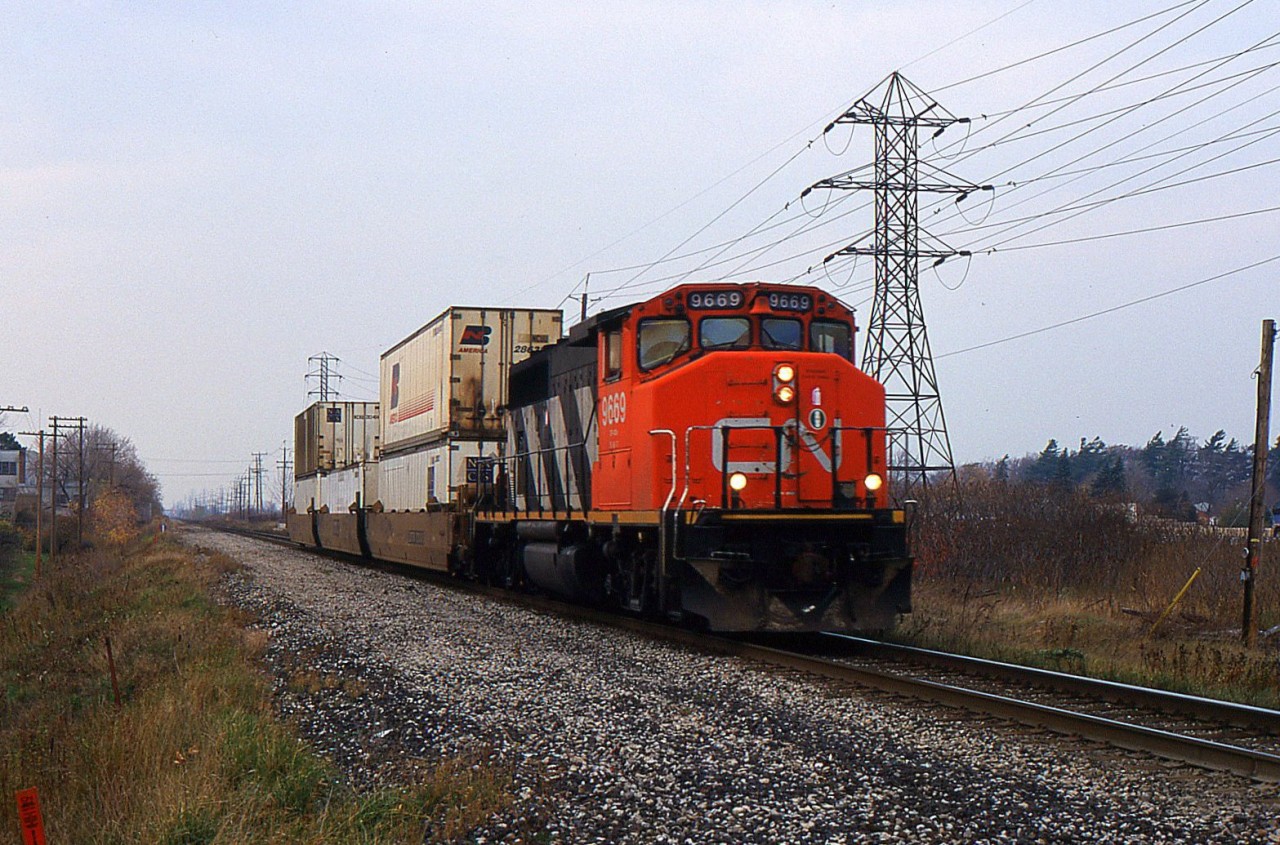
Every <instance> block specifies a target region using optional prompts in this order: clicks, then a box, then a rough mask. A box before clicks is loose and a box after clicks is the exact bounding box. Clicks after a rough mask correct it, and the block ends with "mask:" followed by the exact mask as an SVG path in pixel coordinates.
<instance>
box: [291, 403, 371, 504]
mask: <svg viewBox="0 0 1280 845" xmlns="http://www.w3.org/2000/svg"><path fill="white" fill-rule="evenodd" d="M379 424H380V422H379V414H378V403H377V402H316V403H315V404H313V405H311V406H309V407H308V408H307V409H306V410H304V411H303V412H302V413H301V414H298V416H297V417H295V418H294V421H293V444H294V488H293V490H294V493H293V502H294V508H295V509H296V510H297V511H298V512H299V513H305V512H307V511H308V510H315V511H328V512H330V513H346V512H348V511H349V510H350V509H351V508H352V507H353V506H355V507H365V506H368V505H372V504H373V503H374V502H376V501H377V500H378V454H379V452H380V449H381V437H380V435H379V432H378V426H379Z"/></svg>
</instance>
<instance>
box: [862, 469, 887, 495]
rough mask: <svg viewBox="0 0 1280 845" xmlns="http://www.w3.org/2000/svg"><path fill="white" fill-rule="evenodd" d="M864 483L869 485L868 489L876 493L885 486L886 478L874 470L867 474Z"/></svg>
mask: <svg viewBox="0 0 1280 845" xmlns="http://www.w3.org/2000/svg"><path fill="white" fill-rule="evenodd" d="M864 483H865V484H866V485H867V491H868V492H871V493H874V492H875V491H877V490H879V489H880V488H881V487H883V486H884V479H883V478H881V477H880V476H879V475H877V474H876V473H874V472H873V473H871V474H870V475H868V476H867V478H866V481H865V482H864Z"/></svg>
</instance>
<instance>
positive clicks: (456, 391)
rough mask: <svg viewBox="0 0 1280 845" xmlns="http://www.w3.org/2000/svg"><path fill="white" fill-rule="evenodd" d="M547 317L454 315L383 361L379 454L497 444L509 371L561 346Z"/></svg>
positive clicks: (559, 318) (555, 322)
mask: <svg viewBox="0 0 1280 845" xmlns="http://www.w3.org/2000/svg"><path fill="white" fill-rule="evenodd" d="M562 322H563V315H562V314H561V312H560V311H558V310H551V309H519V310H513V309H497V308H461V307H454V308H450V309H449V310H447V311H445V312H444V313H443V314H441V315H440V316H438V317H436V318H435V319H434V320H432V321H431V322H429V323H427V324H426V325H425V326H423V327H422V328H421V329H419V330H418V331H416V332H414V333H413V334H411V335H410V336H409V337H407V338H405V339H404V340H402V341H400V343H398V344H396V345H395V346H393V347H391V349H389V350H387V351H386V352H384V353H383V355H382V360H381V366H380V371H381V372H380V375H381V378H380V382H381V393H380V394H379V395H380V399H381V403H380V404H381V414H382V450H383V451H384V452H394V451H397V450H405V449H412V448H415V447H417V446H425V445H428V444H430V443H433V442H435V441H438V440H441V439H442V438H445V437H452V436H457V435H462V436H466V437H472V438H476V439H483V438H490V439H494V440H500V439H502V438H504V437H505V436H506V434H505V429H504V426H503V420H502V413H503V412H504V411H505V408H506V404H507V376H508V374H509V373H510V371H511V366H512V365H513V364H516V363H519V362H520V361H523V360H524V359H526V358H528V357H529V354H530V353H532V352H535V351H537V350H539V349H541V348H542V347H544V346H547V345H549V344H552V343H555V342H556V341H557V340H559V339H560V331H561V325H562Z"/></svg>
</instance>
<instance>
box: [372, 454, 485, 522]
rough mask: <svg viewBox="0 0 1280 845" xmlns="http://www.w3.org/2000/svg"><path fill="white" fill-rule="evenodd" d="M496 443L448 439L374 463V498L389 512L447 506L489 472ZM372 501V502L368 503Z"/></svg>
mask: <svg viewBox="0 0 1280 845" xmlns="http://www.w3.org/2000/svg"><path fill="white" fill-rule="evenodd" d="M500 448H501V444H500V443H499V442H498V441H493V440H491V441H487V442H486V441H482V440H462V439H460V438H448V439H445V440H439V441H436V442H435V443H432V444H428V445H426V446H423V447H421V448H418V449H413V450H409V451H402V452H396V453H395V454H393V455H387V456H385V457H383V459H382V460H381V461H379V462H378V498H379V501H381V502H382V507H383V509H385V510H389V511H416V510H422V509H424V508H427V507H429V506H431V505H435V504H449V503H452V502H454V501H455V500H456V499H457V497H458V491H459V490H461V489H462V488H463V487H464V486H467V485H470V486H471V487H472V489H474V488H475V486H476V484H477V483H478V482H486V483H487V482H489V481H491V480H492V479H486V478H484V477H483V474H484V473H485V472H492V469H491V467H492V465H493V459H494V458H496V457H497V456H498V454H499V450H500ZM370 501H372V500H370Z"/></svg>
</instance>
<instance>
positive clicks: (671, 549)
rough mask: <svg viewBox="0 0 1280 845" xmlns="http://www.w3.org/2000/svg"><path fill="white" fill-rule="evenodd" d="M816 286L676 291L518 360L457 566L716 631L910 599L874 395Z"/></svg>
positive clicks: (780, 627)
mask: <svg viewBox="0 0 1280 845" xmlns="http://www.w3.org/2000/svg"><path fill="white" fill-rule="evenodd" d="M854 333H855V327H854V320H853V314H852V312H851V311H850V310H849V309H848V308H846V307H845V306H844V305H842V304H841V303H840V302H839V301H837V300H836V299H834V298H833V297H831V296H829V295H828V294H826V293H825V292H823V291H821V290H818V289H816V288H804V287H796V286H790V285H777V284H767V283H750V284H731V283H723V284H721V283H714V284H688V285H681V286H679V287H676V288H674V289H672V290H669V291H667V292H666V293H663V294H662V295H660V296H657V297H654V298H653V299H650V300H647V301H645V302H641V303H639V304H635V305H631V306H627V307H624V308H618V309H615V310H612V311H608V312H605V313H602V314H599V315H597V316H595V317H592V318H591V319H589V320H586V321H585V322H583V323H581V324H579V325H577V326H575V327H573V328H572V329H571V330H570V332H569V334H568V336H567V337H565V338H564V339H562V340H560V341H559V342H558V343H556V344H554V345H551V346H547V347H546V348H544V349H542V350H540V351H538V352H535V353H534V354H533V355H532V356H531V357H530V358H529V359H528V360H526V361H523V362H522V363H520V364H517V365H516V366H514V367H513V368H512V370H511V374H510V390H509V401H508V408H507V434H508V436H507V443H506V448H505V453H504V454H503V455H501V456H499V457H495V458H492V459H490V461H489V464H488V466H487V467H485V468H483V469H482V471H481V472H480V473H479V474H478V476H477V486H476V490H475V491H474V495H475V498H474V501H473V502H472V503H471V504H470V506H469V516H468V518H467V520H468V523H469V524H468V525H467V526H466V527H465V529H464V530H463V531H462V532H460V533H462V534H465V535H466V536H465V539H464V540H463V541H462V542H460V543H458V545H457V546H456V547H455V548H454V549H453V552H452V556H451V563H450V565H451V567H452V568H453V569H454V571H455V572H457V573H459V574H462V575H465V576H470V577H480V578H486V579H489V580H496V581H499V582H504V583H508V584H511V585H534V586H536V587H538V588H541V589H543V590H546V591H548V592H551V593H556V594H560V595H564V596H568V597H571V598H574V599H578V600H582V601H588V602H597V603H611V604H616V605H618V606H621V607H623V608H627V609H630V610H633V611H637V612H642V613H648V614H655V615H663V616H667V617H669V618H673V619H682V620H685V621H689V622H692V623H695V624H701V625H704V626H706V627H707V628H710V629H712V630H720V631H810V630H837V631H877V630H883V629H886V628H888V627H890V626H891V625H892V624H893V622H894V620H895V618H896V616H897V615H898V614H899V613H905V612H907V611H909V610H910V587H911V569H912V561H911V557H910V555H909V553H908V550H907V542H906V526H905V524H904V523H905V521H904V514H903V511H902V510H900V509H896V508H894V507H892V506H891V505H890V500H889V496H888V490H887V472H886V430H885V396H884V388H883V387H882V386H881V385H880V384H879V383H877V382H876V381H875V380H873V379H872V378H871V377H869V376H868V375H866V374H865V373H863V372H861V371H860V370H859V369H858V368H857V367H856V366H855V365H854V360H853V347H854Z"/></svg>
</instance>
